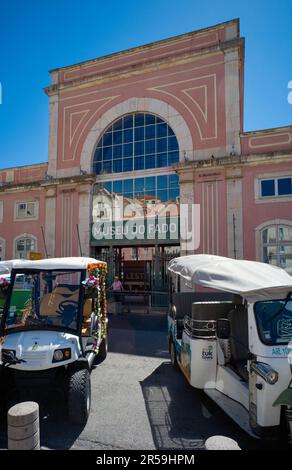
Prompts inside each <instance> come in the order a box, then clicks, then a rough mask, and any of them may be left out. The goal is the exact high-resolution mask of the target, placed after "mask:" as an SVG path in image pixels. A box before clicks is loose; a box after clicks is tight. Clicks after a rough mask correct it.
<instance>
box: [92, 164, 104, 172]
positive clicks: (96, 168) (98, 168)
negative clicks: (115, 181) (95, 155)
mask: <svg viewBox="0 0 292 470" xmlns="http://www.w3.org/2000/svg"><path fill="white" fill-rule="evenodd" d="M93 168H94V172H95V173H96V174H97V175H99V173H100V172H101V171H102V162H95V163H94V164H93Z"/></svg>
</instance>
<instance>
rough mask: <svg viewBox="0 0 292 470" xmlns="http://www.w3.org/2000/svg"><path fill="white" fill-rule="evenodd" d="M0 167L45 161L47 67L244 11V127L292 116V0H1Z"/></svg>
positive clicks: (271, 124) (280, 123)
mask: <svg viewBox="0 0 292 470" xmlns="http://www.w3.org/2000/svg"><path fill="white" fill-rule="evenodd" d="M0 5H1V10H0V44H1V48H0V50H1V56H0V82H1V84H2V104H1V105H0V168H5V167H10V166H16V165H17V166H18V165H25V164H32V163H37V162H44V161H47V158H48V98H47V96H46V95H45V94H44V92H43V88H44V87H45V86H47V85H48V84H49V74H48V70H50V69H53V68H57V67H62V66H65V65H70V64H74V63H76V62H80V61H83V60H87V59H92V58H95V57H99V56H102V55H105V54H109V53H112V52H118V51H120V50H123V49H128V48H130V47H135V46H138V45H141V44H146V43H148V42H152V41H156V40H159V39H163V38H167V37H171V36H175V35H177V34H182V33H185V32H189V31H193V30H196V29H200V28H204V27H208V26H211V25H215V24H217V23H220V22H223V21H227V20H230V19H233V18H240V28H241V35H242V36H244V37H245V39H246V43H245V100H244V130H255V129H265V128H270V127H277V126H285V125H289V124H292V105H291V104H290V105H289V104H288V100H287V95H288V92H289V90H288V82H289V81H290V80H292V3H291V0H278V1H277V2H275V1H271V0H253V1H250V0H246V1H245V2H243V1H237V0H224V1H221V2H219V1H215V0H208V1H206V2H204V1H197V0H179V1H178V0H136V1H132V0H121V1H118V0H111V1H110V2H104V1H100V0H25V1H20V0H10V1H9V2H8V1H5V0H0Z"/></svg>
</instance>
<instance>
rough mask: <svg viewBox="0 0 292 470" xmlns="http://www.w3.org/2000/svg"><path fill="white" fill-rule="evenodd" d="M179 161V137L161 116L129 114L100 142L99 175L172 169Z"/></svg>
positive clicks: (95, 164)
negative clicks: (152, 169)
mask: <svg viewBox="0 0 292 470" xmlns="http://www.w3.org/2000/svg"><path fill="white" fill-rule="evenodd" d="M178 161H179V148H178V142H177V138H176V136H175V134H174V132H173V131H172V129H171V128H170V127H169V125H168V124H167V123H166V122H165V121H163V120H162V119H160V118H159V117H158V116H155V115H153V114H146V113H132V114H126V115H125V116H123V117H122V118H119V119H118V120H116V121H115V122H114V123H113V124H112V125H111V126H110V127H108V128H107V130H106V131H105V133H104V134H103V136H102V137H101V138H100V140H99V142H98V143H97V147H96V150H95V154H94V160H93V169H94V172H95V173H96V174H104V173H109V174H110V173H121V172H127V171H136V170H145V169H151V168H163V167H169V166H170V165H172V163H175V162H178Z"/></svg>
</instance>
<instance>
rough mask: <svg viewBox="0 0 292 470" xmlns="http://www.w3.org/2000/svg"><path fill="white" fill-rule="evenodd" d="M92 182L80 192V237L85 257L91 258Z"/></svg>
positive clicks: (82, 187)
mask: <svg viewBox="0 0 292 470" xmlns="http://www.w3.org/2000/svg"><path fill="white" fill-rule="evenodd" d="M91 188H92V182H86V183H84V184H81V185H80V186H79V188H78V191H79V221H78V225H79V236H80V243H81V247H82V254H83V256H90V240H91V222H92V191H91Z"/></svg>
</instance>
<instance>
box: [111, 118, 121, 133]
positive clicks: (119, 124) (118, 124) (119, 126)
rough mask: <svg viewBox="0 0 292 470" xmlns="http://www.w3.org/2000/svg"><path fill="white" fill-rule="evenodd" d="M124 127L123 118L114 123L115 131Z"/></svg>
mask: <svg viewBox="0 0 292 470" xmlns="http://www.w3.org/2000/svg"><path fill="white" fill-rule="evenodd" d="M122 127H123V119H119V120H118V121H116V122H115V123H114V124H113V130H114V131H118V130H120V129H122Z"/></svg>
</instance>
